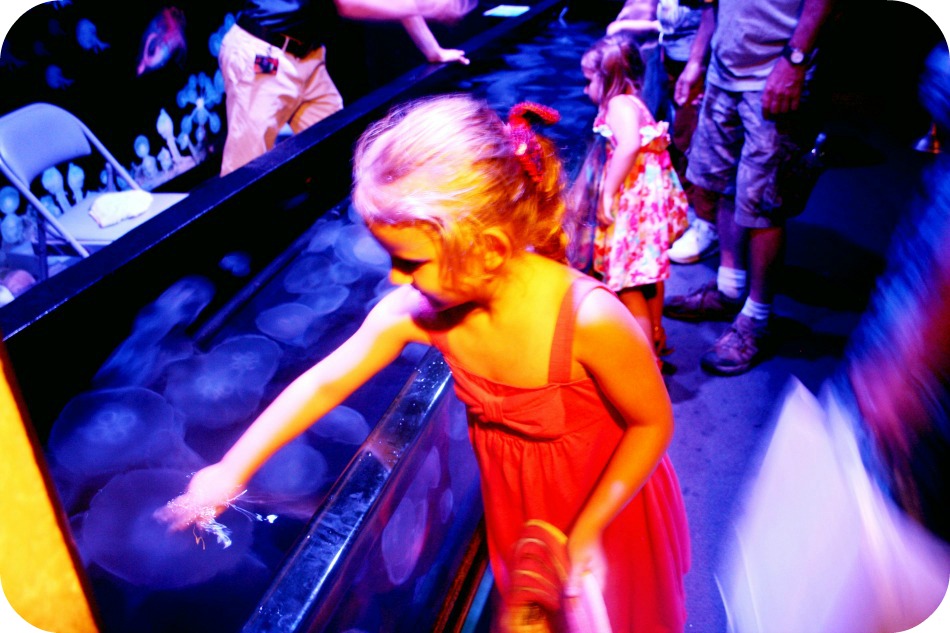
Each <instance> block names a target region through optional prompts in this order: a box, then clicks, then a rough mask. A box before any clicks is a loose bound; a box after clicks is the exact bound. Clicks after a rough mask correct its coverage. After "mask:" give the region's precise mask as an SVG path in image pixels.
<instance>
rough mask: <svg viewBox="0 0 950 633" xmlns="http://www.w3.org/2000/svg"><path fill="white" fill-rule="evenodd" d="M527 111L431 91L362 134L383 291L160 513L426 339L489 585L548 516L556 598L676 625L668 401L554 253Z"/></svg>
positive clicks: (201, 493) (641, 349) (680, 564)
mask: <svg viewBox="0 0 950 633" xmlns="http://www.w3.org/2000/svg"><path fill="white" fill-rule="evenodd" d="M532 110H533V111H537V112H540V113H541V114H542V116H550V115H551V111H549V110H548V109H545V108H543V107H540V106H536V107H535V106H531V107H523V108H519V109H517V110H514V111H513V112H514V115H513V117H512V119H511V120H510V122H509V123H508V124H506V123H505V122H503V121H502V120H501V119H500V118H499V116H498V115H497V114H496V113H495V112H494V111H493V110H492V109H491V108H490V107H489V106H488V105H487V104H485V103H483V102H480V101H477V100H475V99H473V98H471V97H469V96H464V95H453V96H443V97H436V98H429V99H425V100H421V101H418V102H414V103H412V104H409V105H405V106H402V107H400V108H399V109H397V110H396V111H394V112H393V113H391V114H390V115H389V116H387V117H386V118H385V119H383V120H382V121H380V122H378V123H376V124H375V125H373V126H372V127H371V128H370V129H369V130H368V131H367V132H366V133H365V134H364V136H363V137H362V139H361V140H360V143H359V145H358V147H357V150H356V155H355V167H354V178H355V188H354V192H353V203H354V206H355V207H356V208H357V209H358V210H359V212H360V214H361V215H362V217H363V219H364V220H365V222H366V224H367V226H368V227H369V230H370V231H371V232H372V234H373V235H374V236H375V238H376V239H377V240H378V241H379V243H380V244H381V245H382V246H383V248H385V249H386V251H388V252H389V254H390V257H391V259H392V272H391V273H390V278H391V280H392V281H393V282H394V283H395V284H397V286H398V287H397V288H396V289H395V290H393V291H392V292H390V293H389V294H388V295H386V296H385V297H383V299H382V300H380V302H379V303H378V304H377V305H376V306H375V307H373V308H372V310H371V311H370V313H369V314H368V315H367V317H366V320H365V321H364V322H363V324H362V325H361V326H360V328H359V329H358V331H357V332H356V333H355V334H354V335H353V336H352V337H351V338H350V339H348V340H347V341H346V342H345V343H343V344H342V345H341V346H340V347H339V348H338V349H337V350H336V351H334V352H332V353H331V354H329V355H328V356H327V357H326V358H324V359H323V360H321V361H319V362H318V363H316V364H315V365H314V366H313V367H312V368H311V369H309V370H307V371H306V372H305V373H304V374H302V375H301V376H300V377H299V378H297V379H296V380H295V381H294V382H293V383H291V384H290V385H289V386H288V387H287V388H286V389H285V390H284V391H283V392H282V393H281V394H280V395H279V396H278V397H277V398H276V399H275V400H274V401H273V402H272V403H271V404H270V405H269V406H268V407H267V408H266V409H265V410H264V412H263V413H262V414H261V415H260V416H259V417H258V418H257V419H256V420H255V421H254V422H253V423H252V424H251V426H250V427H249V428H248V429H247V430H246V431H245V432H244V434H243V435H242V436H241V437H240V438H239V439H238V440H237V442H236V443H235V444H234V445H233V446H232V447H231V448H230V449H229V450H228V451H227V453H226V454H225V455H224V457H223V458H222V459H221V461H220V462H218V463H216V464H212V465H211V466H208V467H206V468H204V469H203V470H201V471H199V472H197V473H196V474H195V475H194V476H193V477H192V479H191V481H190V483H189V486H188V490H187V491H186V492H185V494H184V495H182V496H181V497H179V498H178V499H175V500H173V501H172V502H170V503H169V505H168V506H167V507H166V508H164V509H163V510H162V511H160V512H159V518H161V519H162V520H165V521H167V522H168V523H169V524H171V526H172V527H175V528H179V529H180V528H183V527H185V526H188V525H190V524H191V523H197V525H198V527H199V528H200V527H201V526H202V524H203V522H207V521H209V520H213V517H214V516H215V515H216V513H218V512H219V511H221V510H222V509H224V507H226V506H227V504H228V503H229V500H231V499H233V498H234V497H235V496H236V495H237V494H239V493H240V492H241V491H242V490H243V489H244V486H245V483H246V482H247V481H248V480H249V479H250V478H251V476H252V475H253V473H254V472H255V471H256V470H257V469H258V468H260V467H261V465H262V464H263V463H264V462H265V460H267V459H268V458H269V457H270V456H271V455H273V454H274V453H275V452H276V451H277V450H278V449H279V448H280V447H281V446H282V445H284V444H285V443H287V442H288V441H290V440H291V439H292V438H294V437H295V436H297V435H298V434H300V433H301V432H303V431H304V430H305V429H306V428H307V427H309V426H310V425H312V424H320V421H319V419H320V417H321V416H323V415H324V414H325V413H327V412H328V411H330V410H331V409H333V408H334V407H335V406H337V405H339V404H340V403H341V402H342V401H343V400H344V399H345V398H346V397H347V396H349V395H350V394H351V393H352V392H353V391H354V390H355V389H356V388H357V387H359V386H360V385H362V384H363V383H365V382H366V381H367V380H368V379H369V378H370V377H371V376H373V375H374V374H375V373H376V372H378V371H379V370H381V369H382V368H383V367H385V366H386V365H387V364H389V363H390V362H391V361H393V360H394V359H396V358H397V357H398V356H399V354H400V352H401V351H402V349H403V348H404V347H405V346H406V345H407V344H409V343H412V342H421V343H425V344H431V345H434V346H436V347H437V348H438V349H439V350H441V351H442V353H443V354H444V356H445V359H446V361H447V362H448V364H449V366H450V367H451V369H452V372H453V376H454V379H455V388H456V393H457V395H458V397H459V398H460V399H461V400H462V401H463V402H464V403H465V404H466V405H467V411H468V419H469V429H470V436H471V440H472V444H473V447H474V450H475V454H476V456H477V459H478V463H479V466H480V473H481V485H482V492H483V494H482V497H483V501H484V505H485V517H486V527H487V534H488V543H489V554H490V558H491V566H492V571H493V573H494V578H495V582H496V585H497V588H498V590H499V592H500V594H501V595H502V596H506V595H510V594H511V593H512V591H513V586H514V585H515V584H516V583H515V582H513V580H512V578H513V576H515V575H516V572H517V570H516V569H513V567H514V565H515V563H514V549H515V545H516V543H517V542H518V541H519V538H520V535H521V534H522V532H523V530H524V528H525V525H526V524H527V523H529V522H532V524H536V523H537V522H545V523H546V524H550V525H551V526H554V528H556V529H557V530H558V531H560V532H562V533H563V535H566V537H567V539H566V546H565V551H566V555H567V559H568V560H569V565H568V569H567V574H566V577H565V578H564V579H563V581H564V584H565V587H566V592H567V593H568V594H571V593H572V592H573V593H577V592H579V590H578V589H577V588H578V587H586V586H588V585H589V583H590V582H591V579H593V581H595V582H596V584H597V586H598V587H599V588H600V590H601V592H602V594H603V598H604V604H605V605H606V611H607V614H608V617H609V621H610V625H611V627H612V630H613V631H614V632H620V631H681V630H682V629H683V625H684V621H685V608H684V593H683V574H684V573H685V572H686V570H687V568H688V566H689V537H688V530H687V524H686V515H685V510H684V506H683V500H682V497H681V494H680V489H679V484H678V482H677V478H676V474H675V472H674V470H673V466H672V465H671V463H670V460H669V458H668V457H667V454H666V450H667V447H668V445H669V443H670V440H671V437H672V434H673V414H672V407H671V405H670V400H669V397H668V395H667V392H666V389H665V387H664V384H663V381H662V377H661V376H660V373H659V371H658V370H657V366H656V363H655V362H654V359H653V352H652V348H651V345H650V342H649V341H648V340H647V338H646V337H645V336H644V335H643V332H642V331H641V329H640V328H639V327H638V325H637V323H636V322H635V321H634V319H633V317H632V316H631V314H630V312H629V311H628V310H627V309H626V308H625V307H624V306H623V304H621V303H620V301H618V300H617V297H616V295H615V294H614V293H612V292H610V291H609V290H607V288H605V287H604V286H603V285H602V284H600V283H599V282H597V281H596V280H594V279H592V278H590V277H588V276H586V275H583V274H582V273H580V272H579V271H577V270H574V269H573V268H571V267H570V266H568V265H566V264H565V263H564V262H565V249H566V246H567V236H566V235H565V233H564V229H563V226H562V224H563V220H564V216H565V204H564V200H563V195H562V193H563V185H562V180H563V179H562V173H561V164H560V162H559V160H558V158H557V156H556V153H555V151H554V149H553V144H552V143H551V142H550V141H549V140H547V139H546V138H544V137H541V136H539V135H536V134H535V133H534V131H533V130H532V129H531V127H530V125H529V119H530V118H531V115H530V114H529V111H532ZM498 621H499V622H503V621H505V620H504V617H500V618H499V619H498ZM509 630H512V629H511V628H510V627H509Z"/></svg>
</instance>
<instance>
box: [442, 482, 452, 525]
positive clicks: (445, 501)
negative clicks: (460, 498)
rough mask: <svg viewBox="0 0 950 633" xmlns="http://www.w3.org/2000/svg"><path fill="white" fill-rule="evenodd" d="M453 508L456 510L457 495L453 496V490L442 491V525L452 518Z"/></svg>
mask: <svg viewBox="0 0 950 633" xmlns="http://www.w3.org/2000/svg"><path fill="white" fill-rule="evenodd" d="M453 508H455V495H454V494H452V489H451V488H446V489H445V490H443V491H442V496H441V497H439V520H440V521H442V523H445V522H447V521H448V520H449V519H450V518H451V517H452V510H453Z"/></svg>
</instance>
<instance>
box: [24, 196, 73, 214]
mask: <svg viewBox="0 0 950 633" xmlns="http://www.w3.org/2000/svg"><path fill="white" fill-rule="evenodd" d="M40 202H41V203H42V204H43V208H44V209H46V210H47V211H49V212H50V213H52V214H53V216H55V217H59V216H61V215H63V209H61V208H60V207H59V205H58V204H56V200H54V199H53V196H49V195H47V196H42V197H40ZM66 208H67V209H68V208H69V207H66ZM29 209H32V210H33V212H34V213H36V210H35V209H34V207H33V205H30V206H29Z"/></svg>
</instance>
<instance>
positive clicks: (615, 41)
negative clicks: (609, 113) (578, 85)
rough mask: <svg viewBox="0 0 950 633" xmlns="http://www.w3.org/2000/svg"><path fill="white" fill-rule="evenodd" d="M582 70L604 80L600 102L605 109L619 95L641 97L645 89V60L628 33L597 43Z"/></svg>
mask: <svg viewBox="0 0 950 633" xmlns="http://www.w3.org/2000/svg"><path fill="white" fill-rule="evenodd" d="M581 68H583V69H584V70H585V71H587V72H588V73H590V74H593V75H597V76H599V77H600V79H601V92H602V94H601V95H600V99H599V101H600V103H601V104H603V105H606V104H607V102H608V101H610V100H611V99H612V98H613V97H616V96H617V95H619V94H628V93H629V94H639V92H640V90H641V89H642V88H643V75H644V73H645V72H646V66H645V65H644V63H643V56H642V55H641V54H640V47H639V46H637V42H636V40H635V39H634V38H633V36H631V35H630V34H629V33H627V32H625V31H620V32H618V33H616V34H614V35H607V36H606V37H602V38H600V39H599V40H597V41H596V42H594V44H593V45H592V46H591V47H590V48H589V49H587V52H586V53H584V55H583V56H582V57H581Z"/></svg>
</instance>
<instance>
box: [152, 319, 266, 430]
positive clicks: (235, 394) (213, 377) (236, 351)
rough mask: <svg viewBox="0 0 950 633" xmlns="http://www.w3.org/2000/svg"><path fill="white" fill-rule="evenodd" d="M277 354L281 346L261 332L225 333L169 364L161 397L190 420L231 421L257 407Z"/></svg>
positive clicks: (243, 417) (202, 422)
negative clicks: (196, 352)
mask: <svg viewBox="0 0 950 633" xmlns="http://www.w3.org/2000/svg"><path fill="white" fill-rule="evenodd" d="M280 356H281V351H280V346H279V345H277V343H275V342H274V341H272V340H270V339H269V338H267V337H266V336H259V335H254V334H250V335H244V336H236V337H233V338H230V339H227V340H226V341H224V342H222V343H220V344H218V345H217V346H216V347H215V348H214V349H212V350H211V351H210V352H209V353H208V354H204V355H201V356H193V357H191V358H188V359H185V360H182V361H178V362H175V363H172V364H170V365H169V366H168V368H167V370H166V377H167V380H166V386H165V397H166V398H168V401H169V402H170V403H171V404H172V406H174V407H176V408H177V409H178V410H179V411H181V412H182V413H183V414H184V415H185V417H186V419H187V421H188V423H190V424H195V425H197V426H201V427H206V428H224V427H227V426H231V425H233V424H235V423H237V422H240V421H242V420H246V419H247V418H249V417H250V416H251V415H253V414H254V413H256V412H257V410H258V407H259V406H260V403H261V398H262V397H263V394H264V388H265V387H266V386H267V383H268V382H269V381H270V379H271V378H272V377H273V376H274V373H275V372H276V371H277V366H278V363H279V360H280Z"/></svg>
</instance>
